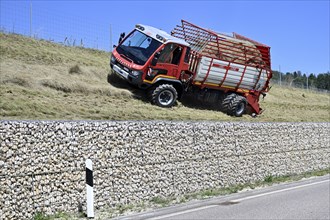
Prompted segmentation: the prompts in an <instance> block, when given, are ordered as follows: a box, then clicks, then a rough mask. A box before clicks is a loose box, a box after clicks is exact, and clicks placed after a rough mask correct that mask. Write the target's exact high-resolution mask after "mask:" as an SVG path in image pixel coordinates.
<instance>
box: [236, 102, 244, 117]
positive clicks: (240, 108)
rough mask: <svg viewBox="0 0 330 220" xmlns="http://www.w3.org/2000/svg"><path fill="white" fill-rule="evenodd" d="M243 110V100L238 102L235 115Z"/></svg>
mask: <svg viewBox="0 0 330 220" xmlns="http://www.w3.org/2000/svg"><path fill="white" fill-rule="evenodd" d="M244 110H245V103H244V102H240V103H239V104H238V105H237V108H236V115H240V114H243V112H244Z"/></svg>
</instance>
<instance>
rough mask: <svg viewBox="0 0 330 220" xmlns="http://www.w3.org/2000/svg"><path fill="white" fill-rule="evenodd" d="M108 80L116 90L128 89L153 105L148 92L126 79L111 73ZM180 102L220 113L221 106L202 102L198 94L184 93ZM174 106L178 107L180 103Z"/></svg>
mask: <svg viewBox="0 0 330 220" xmlns="http://www.w3.org/2000/svg"><path fill="white" fill-rule="evenodd" d="M107 80H108V83H109V84H110V85H112V86H114V87H116V88H119V89H127V90H128V91H130V92H131V93H132V94H133V98H135V99H138V100H141V101H143V102H145V103H150V104H151V102H150V100H149V98H148V95H147V93H148V92H147V91H146V90H143V89H139V88H138V87H136V86H134V85H132V84H130V83H128V82H127V81H125V80H124V79H122V78H120V77H119V76H117V75H116V74H113V73H111V72H109V74H108V78H107ZM179 102H180V103H181V104H182V106H184V107H187V108H191V109H199V110H213V111H220V110H219V106H217V105H215V104H211V103H207V102H203V101H201V100H200V99H199V98H198V94H196V93H192V92H186V93H184V95H183V96H182V97H181V99H180V100H179ZM174 106H178V102H177V103H176V104H175V105H174Z"/></svg>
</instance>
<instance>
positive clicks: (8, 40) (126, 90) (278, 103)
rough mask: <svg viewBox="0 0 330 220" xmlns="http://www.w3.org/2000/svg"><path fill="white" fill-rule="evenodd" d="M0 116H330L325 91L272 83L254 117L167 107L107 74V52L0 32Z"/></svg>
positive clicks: (189, 105)
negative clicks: (151, 100) (157, 103)
mask: <svg viewBox="0 0 330 220" xmlns="http://www.w3.org/2000/svg"><path fill="white" fill-rule="evenodd" d="M0 54H1V60H0V118H1V119H47V120H49V119H51V120H53V119H68V120H69V119H79V120H85V119H86V120H155V119H156V120H211V121H241V120H243V121H254V122H260V121H295V122H300V121H310V122H322V121H329V120H330V105H329V104H330V97H329V95H328V94H322V93H316V92H312V91H307V90H302V89H296V88H289V87H280V86H277V85H274V86H273V88H272V89H271V91H270V92H269V93H268V95H267V96H266V98H265V100H261V101H260V105H261V107H262V108H263V109H265V110H266V111H265V112H264V113H263V114H262V115H260V116H259V117H258V118H251V117H250V116H248V115H244V116H243V117H242V118H234V117H230V116H227V115H226V114H224V113H222V112H219V111H216V110H214V109H211V108H207V107H205V106H203V104H196V103H193V104H192V103H191V102H190V101H191V100H189V99H183V100H182V102H178V104H177V105H176V106H175V107H173V108H170V109H164V108H160V107H157V106H154V105H151V104H150V102H148V100H147V98H146V96H145V95H144V92H143V91H141V90H138V89H136V88H133V87H131V86H129V85H128V84H127V83H126V82H123V81H122V80H120V79H118V78H116V77H110V81H111V83H108V74H109V73H110V67H109V56H110V53H107V52H104V51H98V50H94V49H85V48H79V47H67V46H62V45H59V44H55V43H51V42H48V41H44V40H35V39H31V38H28V37H24V36H20V35H13V34H5V33H0Z"/></svg>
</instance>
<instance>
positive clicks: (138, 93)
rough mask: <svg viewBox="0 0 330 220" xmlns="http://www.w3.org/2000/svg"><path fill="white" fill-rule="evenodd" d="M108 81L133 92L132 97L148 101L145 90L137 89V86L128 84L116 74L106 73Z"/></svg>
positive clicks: (114, 85)
mask: <svg viewBox="0 0 330 220" xmlns="http://www.w3.org/2000/svg"><path fill="white" fill-rule="evenodd" d="M108 83H109V84H110V85H112V86H113V87H116V88H118V89H127V90H129V91H130V92H131V93H132V94H133V98H135V99H138V100H141V101H143V102H146V103H147V102H149V100H148V97H147V93H146V91H145V90H142V89H139V88H138V87H136V86H134V85H132V84H129V83H128V82H127V81H125V80H124V79H122V78H120V77H119V76H117V75H116V74H113V73H111V72H110V73H108Z"/></svg>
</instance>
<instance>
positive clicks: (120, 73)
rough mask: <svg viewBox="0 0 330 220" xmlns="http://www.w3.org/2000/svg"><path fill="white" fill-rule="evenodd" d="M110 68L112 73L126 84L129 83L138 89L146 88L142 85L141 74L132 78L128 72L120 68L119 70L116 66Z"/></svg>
mask: <svg viewBox="0 0 330 220" xmlns="http://www.w3.org/2000/svg"><path fill="white" fill-rule="evenodd" d="M111 66H112V72H113V73H115V74H116V75H117V76H119V77H120V78H122V79H124V80H126V81H127V82H129V83H130V84H132V85H135V86H137V87H139V88H143V89H144V88H146V87H147V86H146V85H145V84H144V83H143V80H142V73H141V74H139V75H137V76H132V75H131V74H129V72H127V71H125V70H123V69H122V68H120V67H119V66H118V65H116V64H113V65H111Z"/></svg>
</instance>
